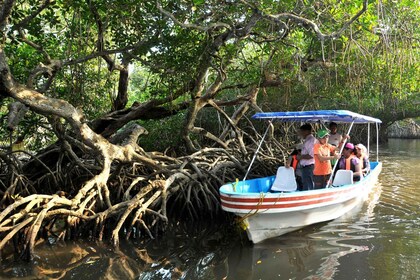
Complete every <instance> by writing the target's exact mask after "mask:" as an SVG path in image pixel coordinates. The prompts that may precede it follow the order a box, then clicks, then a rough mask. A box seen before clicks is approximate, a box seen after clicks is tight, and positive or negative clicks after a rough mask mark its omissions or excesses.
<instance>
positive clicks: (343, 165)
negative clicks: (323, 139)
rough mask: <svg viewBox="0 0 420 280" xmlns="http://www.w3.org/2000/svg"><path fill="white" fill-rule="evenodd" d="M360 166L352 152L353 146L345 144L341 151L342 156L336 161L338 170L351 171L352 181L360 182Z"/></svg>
mask: <svg viewBox="0 0 420 280" xmlns="http://www.w3.org/2000/svg"><path fill="white" fill-rule="evenodd" d="M362 164H363V163H361V161H360V160H359V159H358V158H357V157H356V155H355V152H354V145H353V144H352V143H347V144H346V145H345V146H344V149H343V156H342V157H341V158H340V160H339V161H338V169H346V170H352V171H353V181H355V182H356V181H360V176H362Z"/></svg>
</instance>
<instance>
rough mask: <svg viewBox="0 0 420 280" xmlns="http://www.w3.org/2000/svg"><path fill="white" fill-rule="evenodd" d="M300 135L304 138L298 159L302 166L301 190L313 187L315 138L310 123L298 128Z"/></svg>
mask: <svg viewBox="0 0 420 280" xmlns="http://www.w3.org/2000/svg"><path fill="white" fill-rule="evenodd" d="M299 132H300V136H301V137H302V139H304V142H303V148H302V152H301V154H300V155H298V157H297V158H298V160H299V161H300V164H301V166H302V186H303V190H304V191H307V190H313V189H314V164H315V159H314V145H315V142H316V138H315V137H314V136H313V135H312V127H311V125H310V124H308V123H307V124H304V125H302V126H301V127H300V128H299Z"/></svg>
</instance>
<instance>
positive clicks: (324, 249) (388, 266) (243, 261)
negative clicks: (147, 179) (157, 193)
mask: <svg viewBox="0 0 420 280" xmlns="http://www.w3.org/2000/svg"><path fill="white" fill-rule="evenodd" d="M380 159H381V160H382V161H383V164H384V166H383V172H382V174H381V176H380V180H379V183H378V185H377V186H376V187H375V188H374V190H373V192H372V193H371V196H370V198H369V200H368V201H367V202H366V203H365V204H363V205H361V206H360V207H359V208H358V209H355V211H353V212H352V213H349V214H348V215H347V216H345V217H342V218H340V219H338V220H335V221H332V222H329V223H322V224H317V225H314V226H310V227H306V228H304V229H303V230H301V231H297V232H293V233H290V234H288V235H285V236H281V237H278V238H273V239H270V240H266V241H265V242H262V243H260V244H256V245H252V244H250V243H249V242H248V241H247V240H246V236H245V235H244V234H243V232H241V231H240V230H239V229H232V228H230V227H227V226H224V227H220V226H217V227H216V226H214V227H210V228H209V227H200V226H195V227H194V228H189V227H183V226H180V227H179V228H177V230H176V231H173V232H169V233H168V234H167V236H166V238H159V240H156V241H153V242H148V243H145V244H142V243H136V242H129V243H123V244H122V246H121V247H120V249H119V250H114V249H113V248H112V247H110V246H107V245H106V244H104V243H95V242H74V243H60V244H55V245H52V246H47V245H40V246H38V248H37V250H36V254H37V255H36V256H35V260H34V261H33V262H32V263H30V264H27V263H20V262H14V261H13V258H11V257H10V258H3V260H2V262H1V268H0V278H1V279H13V278H14V279H50V278H56V279H223V278H225V279H381V280H386V279H407V280H408V279H410V280H411V279H420V207H419V205H420V140H397V139H391V140H390V141H389V143H388V144H387V145H385V146H382V147H381V154H380Z"/></svg>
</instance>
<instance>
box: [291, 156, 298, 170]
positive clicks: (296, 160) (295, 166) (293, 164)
mask: <svg viewBox="0 0 420 280" xmlns="http://www.w3.org/2000/svg"><path fill="white" fill-rule="evenodd" d="M298 163H299V160H298V159H297V155H293V156H292V167H293V169H294V170H295V171H296V168H297V165H298Z"/></svg>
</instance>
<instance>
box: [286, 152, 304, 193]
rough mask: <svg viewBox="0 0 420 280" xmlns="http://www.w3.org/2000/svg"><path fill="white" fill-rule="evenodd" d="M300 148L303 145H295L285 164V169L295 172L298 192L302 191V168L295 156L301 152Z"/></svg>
mask: <svg viewBox="0 0 420 280" xmlns="http://www.w3.org/2000/svg"><path fill="white" fill-rule="evenodd" d="M302 147H303V144H297V145H296V148H295V149H294V150H293V151H292V153H291V154H290V155H289V156H288V158H287V161H286V164H285V166H286V168H290V167H293V169H294V170H295V177H296V183H297V190H298V191H301V190H303V185H302V166H301V165H300V163H299V160H298V159H297V156H298V155H300V153H301V152H302Z"/></svg>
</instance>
